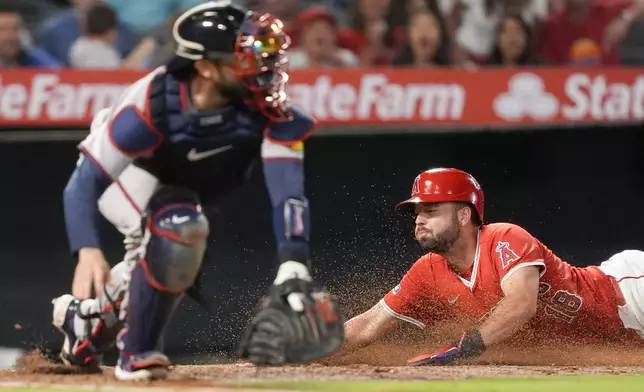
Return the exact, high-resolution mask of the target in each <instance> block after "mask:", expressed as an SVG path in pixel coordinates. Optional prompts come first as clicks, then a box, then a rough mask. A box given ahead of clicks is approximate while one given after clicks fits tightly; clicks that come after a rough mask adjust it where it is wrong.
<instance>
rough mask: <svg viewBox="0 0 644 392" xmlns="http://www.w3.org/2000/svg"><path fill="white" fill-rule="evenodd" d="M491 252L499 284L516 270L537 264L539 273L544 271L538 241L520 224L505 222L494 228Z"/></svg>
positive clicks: (543, 261) (542, 256)
mask: <svg viewBox="0 0 644 392" xmlns="http://www.w3.org/2000/svg"><path fill="white" fill-rule="evenodd" d="M491 240H492V246H491V247H490V249H491V252H492V254H491V255H490V259H491V260H492V263H493V264H494V266H495V268H496V271H497V274H498V276H499V280H500V282H501V286H503V283H504V282H505V281H506V280H507V279H508V277H510V276H511V275H512V274H513V273H514V272H516V271H517V270H519V269H521V268H524V267H529V266H537V267H539V269H540V274H541V276H543V274H544V273H545V272H546V264H545V260H544V255H543V251H542V247H541V246H540V244H539V242H538V241H537V240H536V239H535V238H534V237H533V236H532V235H531V234H530V233H528V232H527V231H526V230H525V229H523V228H522V227H520V226H517V225H512V224H506V225H503V226H501V227H499V228H497V229H496V230H495V233H494V234H493V237H492V239H491Z"/></svg>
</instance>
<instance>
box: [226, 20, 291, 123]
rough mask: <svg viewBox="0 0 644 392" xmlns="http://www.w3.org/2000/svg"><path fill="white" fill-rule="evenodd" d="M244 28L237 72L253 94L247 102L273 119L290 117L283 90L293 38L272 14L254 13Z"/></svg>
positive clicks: (239, 38)
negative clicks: (289, 48) (288, 52)
mask: <svg viewBox="0 0 644 392" xmlns="http://www.w3.org/2000/svg"><path fill="white" fill-rule="evenodd" d="M241 31H242V33H241V34H240V35H239V37H238V38H237V42H236V45H235V57H236V61H235V71H236V74H237V77H238V78H239V80H240V81H241V83H242V85H243V86H244V87H245V88H246V89H247V90H248V91H249V93H250V94H249V96H248V98H247V103H249V104H251V105H253V106H255V107H257V108H258V109H259V110H260V111H261V112H262V113H263V114H264V115H265V116H266V117H268V118H269V119H270V120H272V121H289V120H291V119H292V117H291V112H290V110H289V108H288V102H287V101H288V98H287V96H286V93H285V91H284V88H285V85H286V82H287V81H288V73H287V64H288V59H287V56H286V50H287V49H288V47H289V46H290V39H289V37H288V35H287V34H286V33H285V32H284V26H283V24H282V22H281V21H280V20H279V19H277V18H275V17H274V16H272V15H270V14H261V13H253V14H252V15H250V16H249V17H248V18H247V19H246V21H245V22H244V24H243V25H242V27H241Z"/></svg>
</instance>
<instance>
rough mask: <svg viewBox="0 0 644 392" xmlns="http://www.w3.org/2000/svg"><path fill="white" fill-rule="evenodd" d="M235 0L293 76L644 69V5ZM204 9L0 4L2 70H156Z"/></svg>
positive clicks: (125, 3) (109, 3) (92, 1)
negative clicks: (275, 25) (262, 15)
mask: <svg viewBox="0 0 644 392" xmlns="http://www.w3.org/2000/svg"><path fill="white" fill-rule="evenodd" d="M233 1H238V2H239V3H241V4H243V5H246V6H248V7H251V8H253V9H256V10H262V11H267V12H271V13H273V14H274V15H276V16H277V17H279V18H280V19H281V20H282V21H283V22H284V24H285V28H286V29H287V32H288V33H289V35H290V37H291V40H292V46H291V49H290V67H291V69H302V68H311V67H316V68H319V67H336V68H337V67H359V66H361V67H377V66H393V67H465V68H478V67H513V66H534V65H556V66H561V65H567V66H594V65H624V66H626V65H635V66H636V65H643V64H644V0H233ZM201 2H203V0H0V67H2V68H11V67H72V68H85V69H96V68H103V69H105V68H108V69H116V68H129V69H146V68H151V67H156V66H158V65H160V64H163V63H164V62H165V61H167V60H168V58H170V57H171V56H172V55H173V52H174V42H173V40H172V29H171V26H172V23H173V22H174V20H175V19H176V18H177V17H178V16H179V15H180V14H181V13H182V12H183V11H185V10H186V9H187V8H190V7H191V6H193V5H195V4H198V3H201Z"/></svg>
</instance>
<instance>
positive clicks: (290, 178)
mask: <svg viewBox="0 0 644 392" xmlns="http://www.w3.org/2000/svg"><path fill="white" fill-rule="evenodd" d="M173 36H174V39H175V41H176V43H177V46H178V49H177V52H176V56H175V57H174V58H173V59H172V60H171V61H170V62H169V63H168V64H166V66H163V67H160V68H158V69H156V70H154V71H152V72H151V73H149V74H148V75H146V76H144V77H143V78H141V79H139V80H138V81H136V82H135V83H134V84H133V85H131V86H130V87H129V88H127V89H126V91H125V92H124V93H123V94H122V96H121V98H120V100H119V101H118V102H117V103H116V104H115V105H114V106H112V107H110V108H107V109H104V110H102V111H100V112H99V113H98V114H97V115H96V117H95V118H94V120H93V122H92V124H91V131H90V135H89V136H88V137H87V138H86V139H85V140H84V141H83V142H81V143H80V146H79V149H80V151H81V154H80V159H79V160H78V162H77V167H76V169H75V170H74V172H73V174H72V176H71V178H70V180H69V182H68V184H67V186H66V188H65V191H64V209H65V219H66V227H67V233H68V238H69V243H70V248H71V252H72V254H73V255H74V257H75V258H76V259H77V266H76V271H75V275H74V280H73V285H72V294H71V295H70V294H65V295H62V296H60V297H58V298H56V299H54V300H53V325H54V326H55V327H57V328H58V329H59V330H60V331H61V332H62V333H63V335H64V336H65V342H64V344H63V347H62V351H61V358H62V359H63V361H64V362H65V363H67V364H73V365H81V366H92V365H100V363H101V358H102V353H103V352H104V351H105V350H106V349H107V348H109V347H111V346H112V345H113V344H114V342H115V341H117V347H118V349H119V353H120V357H119V360H118V363H117V366H116V368H115V376H116V378H118V379H120V380H149V379H155V378H163V377H165V376H166V374H167V369H168V367H169V366H170V360H169V359H168V357H167V356H166V355H164V354H163V352H162V345H161V338H162V334H163V331H164V329H165V328H166V326H167V325H168V323H169V321H170V319H171V317H172V314H173V311H174V309H175V308H176V306H177V304H178V302H179V301H180V300H181V299H182V297H183V296H184V294H186V293H188V294H193V295H194V297H196V298H199V295H198V290H195V282H196V280H197V277H198V274H199V272H200V270H201V266H202V261H203V259H204V254H205V251H206V245H207V237H208V235H209V223H208V220H207V218H206V216H205V215H204V214H203V212H202V202H204V203H209V202H212V201H213V200H216V199H217V198H219V197H220V196H222V195H225V194H228V193H229V192H231V191H232V190H233V189H235V188H237V187H239V186H241V185H242V184H243V183H244V182H245V181H246V179H247V177H248V174H249V173H250V171H251V169H252V168H253V165H254V164H255V163H256V162H257V161H258V160H260V159H261V160H263V170H264V177H265V179H266V185H267V188H268V191H269V195H270V198H271V202H272V206H273V209H274V212H273V223H274V225H273V227H274V234H275V238H276V242H277V247H278V249H277V253H278V261H279V268H278V270H277V275H276V277H275V280H274V282H273V285H272V287H271V288H270V290H269V294H268V296H267V297H266V298H265V300H264V301H262V303H261V305H260V306H259V307H258V310H257V312H256V314H255V317H254V318H253V319H252V320H251V322H250V324H249V326H248V329H247V332H246V334H245V336H244V338H243V340H242V342H241V346H240V353H241V356H242V358H245V359H248V360H249V361H250V362H252V363H254V364H257V365H280V364H285V363H301V362H308V361H312V360H316V359H318V358H321V357H324V356H325V355H327V354H330V353H332V352H333V351H334V350H336V349H337V348H338V347H340V345H341V344H342V342H343V332H344V331H343V328H342V322H343V321H342V318H341V316H340V315H339V314H338V312H337V311H336V309H337V308H336V305H335V303H334V302H333V301H332V299H331V298H330V297H329V294H328V293H327V292H326V291H324V290H322V289H319V288H318V287H317V285H316V284H315V282H314V280H313V278H312V277H311V273H310V265H309V263H310V259H309V222H310V221H309V204H308V201H307V198H306V197H305V195H304V170H303V155H304V150H303V141H304V139H305V138H306V137H307V136H308V135H309V134H310V132H311V131H312V129H313V127H314V122H313V119H312V118H311V117H310V116H308V115H307V114H306V113H304V112H303V111H302V110H300V109H299V108H297V107H294V106H291V105H290V104H289V101H288V97H287V96H286V94H285V93H284V85H285V83H286V82H287V80H288V75H287V73H286V72H285V68H284V67H285V65H286V62H287V60H286V50H287V48H288V46H289V39H288V36H287V35H286V34H285V33H284V31H283V29H282V23H281V22H280V21H279V20H278V19H276V18H274V17H273V16H271V15H270V14H265V13H256V12H251V11H248V10H246V9H244V8H242V7H239V6H235V5H232V4H231V2H230V1H228V0H220V1H209V2H205V3H203V4H200V5H197V6H195V7H194V8H192V9H190V10H188V11H186V12H185V13H184V14H183V15H181V16H180V17H179V18H178V19H177V21H176V23H175V24H174V28H173ZM101 213H102V215H103V216H104V217H105V218H106V219H107V220H108V221H110V222H111V223H112V224H114V225H115V226H116V227H117V228H118V229H119V230H120V232H121V233H123V234H124V236H125V237H126V239H125V245H126V253H125V257H124V259H123V261H122V262H120V263H119V264H117V265H115V266H114V268H112V269H111V271H110V267H109V265H108V263H107V261H106V260H105V257H104V255H103V252H102V247H101V241H100V237H99V232H98V230H99V217H100V214H101ZM93 293H95V295H94V294H93ZM93 297H94V298H93ZM294 331H297V333H295V332H294Z"/></svg>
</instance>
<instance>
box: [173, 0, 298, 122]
mask: <svg viewBox="0 0 644 392" xmlns="http://www.w3.org/2000/svg"><path fill="white" fill-rule="evenodd" d="M172 34H173V37H174V39H175V41H176V42H177V50H176V56H175V58H174V59H173V60H171V61H170V62H169V63H168V66H167V68H168V71H169V72H174V71H177V70H180V69H182V68H185V67H187V66H188V65H191V64H192V62H193V61H196V60H203V59H207V60H215V61H216V60H219V61H226V62H232V63H233V64H234V68H235V74H236V76H237V78H238V81H239V82H240V83H241V85H242V86H243V88H244V90H245V94H244V100H245V102H246V103H247V104H249V105H250V106H252V107H255V108H257V109H258V110H259V111H260V112H262V113H263V114H264V115H265V116H266V117H267V118H268V119H269V120H271V121H290V120H291V119H292V115H291V111H290V109H289V105H288V97H287V95H286V93H285V91H284V90H285V87H286V83H287V82H288V79H289V76H288V73H287V65H288V57H287V56H286V50H287V49H288V48H289V46H290V43H291V41H290V38H289V36H288V35H287V34H286V33H285V32H284V25H283V23H282V22H281V21H280V20H279V19H277V18H276V17H274V16H273V15H271V14H268V13H261V12H254V11H250V10H247V9H246V8H244V7H242V6H239V5H236V4H232V3H231V2H230V0H219V1H208V2H205V3H203V4H199V5H197V6H195V7H193V8H191V9H189V10H187V11H186V12H185V13H183V14H182V15H181V16H179V17H178V18H177V20H176V21H175V23H174V26H173V30H172Z"/></svg>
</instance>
